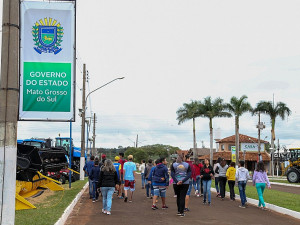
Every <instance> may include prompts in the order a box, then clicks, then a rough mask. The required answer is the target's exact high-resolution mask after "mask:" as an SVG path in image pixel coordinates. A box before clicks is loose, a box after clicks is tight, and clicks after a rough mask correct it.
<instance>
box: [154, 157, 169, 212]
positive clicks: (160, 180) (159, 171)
mask: <svg viewBox="0 0 300 225" xmlns="http://www.w3.org/2000/svg"><path fill="white" fill-rule="evenodd" d="M167 163H168V162H167V160H166V158H160V159H159V163H158V164H157V165H156V167H155V169H154V170H153V172H152V185H153V190H154V196H153V201H152V203H153V204H152V209H153V210H156V209H158V207H157V206H156V200H157V198H158V197H159V196H160V197H161V201H162V209H167V208H168V206H167V205H166V192H167V188H168V186H169V173H168V168H167V167H166V165H167Z"/></svg>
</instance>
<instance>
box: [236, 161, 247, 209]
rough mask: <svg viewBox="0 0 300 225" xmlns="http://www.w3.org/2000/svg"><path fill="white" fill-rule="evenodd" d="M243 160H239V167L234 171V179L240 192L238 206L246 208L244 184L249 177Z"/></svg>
mask: <svg viewBox="0 0 300 225" xmlns="http://www.w3.org/2000/svg"><path fill="white" fill-rule="evenodd" d="M244 166H245V162H244V161H240V162H239V168H238V169H237V171H236V175H235V179H236V181H237V182H238V187H239V193H240V199H241V205H239V207H240V208H243V209H244V208H246V202H247V198H246V185H247V181H248V180H249V179H250V175H249V171H248V170H247V169H246V168H245V167H244Z"/></svg>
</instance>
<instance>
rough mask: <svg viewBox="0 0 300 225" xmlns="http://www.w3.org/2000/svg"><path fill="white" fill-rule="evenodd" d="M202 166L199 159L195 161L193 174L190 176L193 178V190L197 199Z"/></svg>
mask: <svg viewBox="0 0 300 225" xmlns="http://www.w3.org/2000/svg"><path fill="white" fill-rule="evenodd" d="M202 167H203V165H202V163H201V162H200V161H199V159H195V162H194V164H193V172H194V173H193V174H192V178H193V186H194V189H195V195H197V197H200V182H201V178H200V176H201V169H202Z"/></svg>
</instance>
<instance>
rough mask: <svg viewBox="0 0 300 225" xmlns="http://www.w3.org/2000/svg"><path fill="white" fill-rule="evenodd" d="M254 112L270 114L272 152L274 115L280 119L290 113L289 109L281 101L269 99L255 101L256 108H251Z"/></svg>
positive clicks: (272, 169)
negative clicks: (275, 101) (274, 101)
mask: <svg viewBox="0 0 300 225" xmlns="http://www.w3.org/2000/svg"><path fill="white" fill-rule="evenodd" d="M256 112H261V113H265V114H267V115H269V116H270V119H271V148H272V153H273V152H274V140H275V121H276V117H278V116H279V117H280V118H281V119H282V120H284V119H285V116H286V115H287V116H289V115H291V113H292V112H291V110H290V109H289V108H288V107H287V106H286V104H285V103H283V102H277V103H276V105H274V103H273V102H271V101H260V102H259V103H257V106H256V108H255V109H254V110H253V114H254V113H256ZM271 165H272V168H271V171H272V175H274V168H273V161H272V164H271Z"/></svg>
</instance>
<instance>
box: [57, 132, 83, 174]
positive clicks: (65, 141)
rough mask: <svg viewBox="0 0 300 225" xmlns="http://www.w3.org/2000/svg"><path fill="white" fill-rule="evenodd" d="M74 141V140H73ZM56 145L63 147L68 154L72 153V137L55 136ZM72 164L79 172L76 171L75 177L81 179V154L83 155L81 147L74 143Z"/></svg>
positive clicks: (73, 168) (72, 167)
mask: <svg viewBox="0 0 300 225" xmlns="http://www.w3.org/2000/svg"><path fill="white" fill-rule="evenodd" d="M72 142H73V141H72ZM55 147H63V148H64V149H65V150H66V152H67V155H68V156H69V155H70V138H69V137H56V138H55ZM71 149H72V166H71V169H72V170H74V171H77V172H78V173H74V179H75V180H79V178H80V176H79V173H80V156H81V148H79V147H74V146H73V145H72V148H71ZM84 157H85V160H86V159H87V153H86V151H85V153H84Z"/></svg>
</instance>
